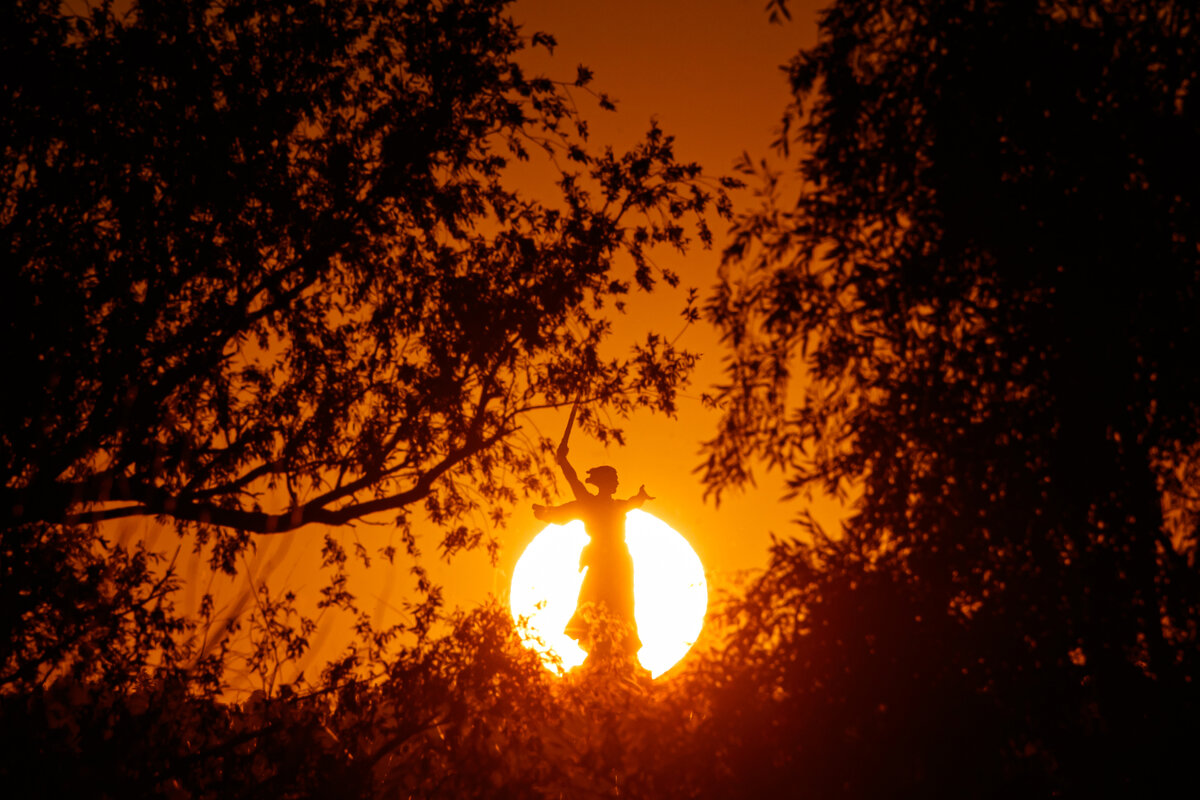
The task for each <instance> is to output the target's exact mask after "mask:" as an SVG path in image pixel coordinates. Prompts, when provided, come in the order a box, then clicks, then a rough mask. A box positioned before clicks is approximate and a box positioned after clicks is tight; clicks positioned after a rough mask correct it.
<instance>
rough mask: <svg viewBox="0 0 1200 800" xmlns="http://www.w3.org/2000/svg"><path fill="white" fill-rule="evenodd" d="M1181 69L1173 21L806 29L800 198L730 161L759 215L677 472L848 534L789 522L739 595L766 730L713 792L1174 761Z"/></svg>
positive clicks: (798, 110) (968, 785)
mask: <svg viewBox="0 0 1200 800" xmlns="http://www.w3.org/2000/svg"><path fill="white" fill-rule="evenodd" d="M771 5H772V7H773V8H774V10H776V11H778V10H779V8H780V7H783V8H786V4H781V3H772V4H771ZM1198 69H1200V30H1198V29H1197V19H1196V10H1195V8H1194V6H1193V4H1188V3H1173V2H1085V1H1081V2H1045V3H1006V2H978V3H959V2H949V3H943V2H934V1H933V0H927V1H926V0H893V1H891V2H888V1H885V2H858V1H857V0H845V1H843V2H835V3H833V4H832V5H831V6H830V8H829V9H828V10H826V11H825V12H823V13H822V16H821V35H820V38H819V41H818V44H817V45H815V46H814V47H812V48H810V49H807V50H805V51H803V52H801V53H800V54H799V55H798V56H796V58H795V59H794V60H793V61H792V62H791V64H790V65H789V75H790V78H791V82H792V87H793V89H794V91H795V102H794V103H793V104H792V105H791V106H790V107H789V108H788V110H787V113H786V115H785V117H784V124H783V129H782V133H781V135H780V138H779V141H778V145H779V147H780V148H781V150H782V151H783V152H784V153H788V152H789V151H790V150H792V149H795V150H796V151H797V159H798V165H799V166H798V171H797V176H796V177H797V180H796V182H795V184H792V183H789V182H788V181H787V180H785V179H784V178H783V176H782V175H780V174H779V173H776V172H773V171H771V170H770V169H769V168H768V167H767V166H766V165H765V164H764V165H763V166H762V167H761V168H755V167H753V166H752V165H751V164H749V162H747V163H746V164H745V165H744V166H745V170H746V172H747V173H752V172H755V171H758V172H761V173H763V175H762V177H763V178H764V184H763V185H764V188H763V189H762V190H761V192H760V198H761V200H762V207H761V209H759V210H754V211H750V212H748V213H746V214H744V215H743V216H741V217H739V218H738V220H737V222H736V225H735V239H734V242H733V244H732V245H731V246H730V247H729V249H728V250H727V252H726V267H725V269H726V272H725V275H724V280H723V282H722V284H721V286H720V288H719V291H718V293H717V295H716V297H715V299H714V300H713V302H712V304H711V306H710V309H709V310H710V312H711V315H712V318H713V319H714V320H715V321H716V322H717V323H718V324H719V325H720V326H721V327H722V329H723V332H724V336H725V342H726V343H727V345H728V347H729V348H730V351H731V353H732V355H733V358H732V360H731V363H730V366H729V372H728V376H727V377H728V380H727V382H726V383H725V384H724V385H723V386H722V387H721V388H720V390H719V392H718V394H717V397H716V399H717V400H718V401H719V402H720V404H721V406H722V408H723V409H724V417H723V422H722V425H721V428H720V431H719V434H718V436H717V437H716V438H715V439H713V440H712V441H711V442H710V444H709V446H708V453H709V458H708V461H707V463H706V468H705V478H706V480H707V482H708V484H709V486H710V487H711V488H712V490H713V491H716V492H719V491H720V490H722V489H723V488H725V487H728V486H731V485H737V484H740V483H742V482H744V481H746V480H747V478H748V477H749V470H750V467H751V465H752V464H753V463H754V462H755V460H758V459H761V460H763V461H765V462H766V464H768V465H769V466H770V467H773V468H778V469H781V470H783V471H784V472H785V473H786V475H787V477H788V480H789V482H790V485H791V487H792V488H793V489H794V490H795V491H796V492H797V493H805V492H809V491H813V490H817V491H824V492H828V493H831V494H834V495H837V496H841V497H843V498H852V500H853V512H852V513H851V514H850V516H849V517H848V519H847V520H846V521H845V525H844V530H842V531H840V532H829V533H827V532H825V531H822V530H821V529H820V528H819V526H817V525H816V524H815V523H814V522H813V521H812V520H811V519H806V520H805V521H804V529H805V541H802V542H793V543H781V544H780V545H779V546H778V547H777V549H776V550H775V555H774V558H773V561H772V565H771V567H770V569H769V570H768V574H767V575H766V576H765V577H764V578H763V580H762V582H761V583H760V585H759V586H758V588H757V589H755V590H754V591H753V592H752V593H751V594H750V595H749V597H748V599H747V603H746V605H745V606H744V607H743V612H744V614H745V625H744V630H743V632H742V633H741V634H740V635H739V637H738V639H737V640H736V641H737V642H739V643H737V644H735V645H734V646H733V647H732V648H731V650H730V651H729V655H730V658H733V657H734V655H735V654H736V653H737V652H739V651H740V652H742V653H743V655H742V656H741V657H740V658H741V660H740V661H739V663H742V664H744V665H745V668H746V669H747V670H749V672H748V673H747V674H746V675H745V676H744V677H743V680H744V681H745V683H744V685H743V686H742V687H741V690H740V691H737V690H735V689H730V690H729V695H728V696H729V697H731V698H735V699H736V700H737V702H736V703H733V702H731V703H730V707H731V709H732V711H731V713H732V714H734V715H735V716H742V717H744V718H745V719H747V720H748V721H749V722H748V725H749V726H750V727H751V728H752V727H753V723H758V724H762V723H763V721H764V720H769V721H770V722H771V724H772V725H775V724H778V725H782V726H784V728H783V729H782V732H781V735H778V736H774V738H773V734H770V733H767V732H761V733H760V734H758V738H757V739H754V740H753V741H754V746H746V747H745V748H744V749H743V750H742V751H741V753H742V756H743V757H745V758H746V759H748V760H747V761H744V762H742V763H741V767H742V769H741V770H740V771H739V772H736V773H735V774H749V773H752V772H753V771H754V770H753V765H754V764H758V765H760V766H762V767H763V769H762V770H760V774H765V775H766V776H767V779H773V780H776V781H782V780H783V777H781V776H787V775H793V776H794V775H809V774H811V775H813V776H818V775H819V776H822V777H824V778H829V779H830V780H829V781H828V782H826V783H825V784H823V785H824V786H825V789H826V790H827V791H828V792H830V793H836V792H839V791H843V790H845V791H848V792H850V793H855V794H858V793H864V794H867V795H871V796H877V795H878V794H881V793H888V792H886V791H884V789H885V787H884V786H882V785H875V786H872V785H871V781H875V780H877V779H878V778H879V777H880V776H879V775H872V776H868V775H864V774H863V773H862V772H859V771H856V769H857V768H856V767H855V766H853V765H854V764H855V763H856V762H858V761H859V760H860V759H863V758H866V757H867V755H868V754H870V753H874V754H876V755H875V759H876V760H875V761H874V762H872V763H873V768H876V769H880V770H882V773H883V774H885V775H887V776H890V777H891V779H892V784H893V785H894V786H896V787H899V789H900V790H903V791H912V792H914V793H915V792H918V791H920V792H922V793H939V792H940V793H944V794H948V795H955V796H966V795H986V794H989V793H998V794H1001V795H1011V794H1012V792H1014V791H1015V790H1016V789H1017V788H1018V787H1019V786H1025V787H1026V788H1029V787H1030V786H1035V787H1040V788H1041V789H1042V790H1044V791H1049V790H1051V789H1058V790H1063V791H1069V792H1072V793H1080V794H1086V793H1088V792H1089V791H1091V792H1099V793H1109V792H1112V791H1122V792H1132V791H1134V790H1135V789H1140V790H1147V787H1148V786H1149V785H1150V784H1152V783H1154V782H1156V781H1160V780H1165V777H1166V776H1169V775H1180V774H1182V771H1184V770H1186V766H1185V765H1186V763H1187V756H1186V755H1185V753H1187V752H1189V749H1190V748H1193V747H1194V746H1195V744H1196V742H1197V726H1196V722H1195V714H1196V711H1197V697H1196V684H1195V678H1196V676H1197V665H1198V663H1200V662H1198V657H1200V652H1198V649H1197V648H1198V644H1200V641H1198V639H1197V632H1198V630H1200V627H1198V626H1200V583H1198V575H1197V564H1196V556H1197V519H1198V518H1197V515H1196V514H1197V510H1200V505H1198V500H1200V495H1198V491H1197V487H1198V485H1200V484H1198V482H1197V474H1198V473H1197V470H1198V468H1200V371H1197V370H1196V367H1195V365H1196V364H1198V363H1200V327H1198V326H1197V324H1196V319H1197V312H1198V311H1200V305H1198V303H1197V296H1198V292H1200V216H1198V214H1200V196H1198V195H1197V187H1200V159H1198V157H1197V154H1196V148H1195V143H1196V142H1197V141H1200V109H1198V107H1197V103H1196V99H1195V91H1194V89H1195V82H1196V76H1197V72H1198ZM793 187H795V188H796V191H797V192H798V197H797V198H796V199H795V200H794V201H792V200H790V199H785V196H787V192H789V191H790V190H791V189H792V188H793ZM789 392H790V393H789ZM731 674H736V670H735V672H734V673H731ZM751 687H754V690H753V691H751ZM755 698H757V699H758V702H757V703H753V702H750V701H751V700H753V699H755ZM965 709H972V710H971V712H970V715H967V714H966V713H965ZM733 729H734V727H732V726H723V727H722V730H733ZM770 730H772V731H775V729H774V728H772V729H770ZM772 742H776V744H774V745H772ZM892 748H898V751H897V753H896V754H895V755H896V758H897V759H903V758H906V757H907V759H908V760H907V762H898V761H880V759H891V758H892V753H891V749H892ZM839 756H840V757H841V758H842V760H839V758H838V757H839ZM772 758H774V760H772ZM956 765H957V766H956ZM810 769H812V770H815V771H813V772H811V773H810V772H809V770H810ZM868 769H870V768H868ZM951 776H952V777H953V779H951V780H946V779H947V778H949V777H951ZM943 781H944V782H943ZM884 783H885V784H886V783H887V781H884ZM905 787H907V789H905ZM1116 787H1122V788H1120V789H1117V788H1116Z"/></svg>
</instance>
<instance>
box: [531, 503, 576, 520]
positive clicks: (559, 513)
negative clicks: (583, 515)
mask: <svg viewBox="0 0 1200 800" xmlns="http://www.w3.org/2000/svg"><path fill="white" fill-rule="evenodd" d="M533 516H535V517H537V518H538V519H540V520H541V521H542V522H553V523H554V524H556V525H564V524H566V523H568V522H570V521H571V520H573V519H579V507H578V503H576V502H574V501H572V502H570V503H564V504H562V505H561V506H544V505H542V504H541V503H534V504H533Z"/></svg>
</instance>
